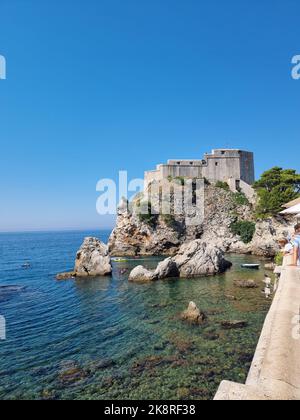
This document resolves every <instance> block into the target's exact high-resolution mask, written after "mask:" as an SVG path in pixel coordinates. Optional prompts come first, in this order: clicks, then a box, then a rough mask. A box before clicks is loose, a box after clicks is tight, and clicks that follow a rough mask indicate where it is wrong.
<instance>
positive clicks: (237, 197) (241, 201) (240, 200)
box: [234, 192, 249, 206]
mask: <svg viewBox="0 0 300 420" xmlns="http://www.w3.org/2000/svg"><path fill="white" fill-rule="evenodd" d="M234 201H235V202H236V204H237V205H238V206H247V205H249V200H248V198H247V197H246V195H245V194H244V193H242V192H237V193H235V194H234Z"/></svg>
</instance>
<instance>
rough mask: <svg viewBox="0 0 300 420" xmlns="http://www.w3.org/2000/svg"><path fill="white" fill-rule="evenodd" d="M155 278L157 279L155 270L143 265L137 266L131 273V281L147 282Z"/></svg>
mask: <svg viewBox="0 0 300 420" xmlns="http://www.w3.org/2000/svg"><path fill="white" fill-rule="evenodd" d="M155 280H157V276H156V275H155V272H154V271H151V270H147V269H146V268H145V267H143V266H142V265H139V266H137V267H135V268H134V269H133V270H132V271H131V273H130V275H129V281H131V282H141V283H146V282H151V281H155Z"/></svg>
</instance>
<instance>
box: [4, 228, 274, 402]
mask: <svg viewBox="0 0 300 420" xmlns="http://www.w3.org/2000/svg"><path fill="white" fill-rule="evenodd" d="M90 235H93V236H98V237H99V236H100V237H101V239H102V240H104V241H106V240H107V238H108V235H109V232H101V233H100V232H61V233H33V234H30V233H25V234H1V235H0V315H3V316H5V318H6V322H7V340H6V341H0V399H42V398H43V399H177V398H179V399H183V400H184V399H211V398H212V397H213V395H214V393H215V391H216V389H217V387H218V385H219V383H220V381H221V380H223V379H228V380H234V381H238V382H243V381H245V378H246V375H247V372H248V369H249V366H250V362H251V359H252V356H253V354H254V350H255V347H256V344H257V340H258V337H259V334H260V331H261V328H262V325H263V321H264V318H265V315H266V312H267V310H268V308H269V305H270V302H269V301H267V300H266V299H265V297H264V295H263V294H262V293H261V289H262V287H263V284H262V283H260V282H261V280H262V277H263V274H264V272H263V271H257V272H247V271H244V270H242V269H241V268H240V264H241V263H242V262H256V261H257V258H254V257H251V256H229V259H230V260H231V261H232V262H233V263H234V267H233V269H232V270H231V271H229V272H228V273H227V274H226V275H222V276H217V277H212V278H201V279H195V280H179V279H172V280H166V281H160V282H157V283H153V284H144V285H140V284H139V285H137V284H129V283H128V273H129V271H130V269H131V268H132V267H134V266H135V265H138V264H140V263H144V264H145V265H146V266H148V267H154V266H155V265H156V264H157V261H159V259H148V260H146V261H130V262H128V263H115V264H114V271H113V277H112V278H96V279H90V280H75V281H73V280H71V281H65V282H57V281H56V280H55V275H56V274H57V273H58V272H62V271H66V270H69V269H72V267H73V263H74V256H75V253H76V251H77V249H78V248H79V246H80V245H81V243H82V241H83V238H84V237H85V236H90ZM26 262H30V265H31V267H30V268H29V269H26V268H24V267H22V265H23V264H24V263H26ZM126 270H127V271H126ZM124 271H126V272H124ZM242 278H252V279H256V280H257V281H258V284H259V286H260V287H259V288H258V289H254V290H243V289H239V288H237V287H236V286H234V280H238V279H242ZM8 285H14V286H19V287H20V289H18V288H15V289H12V290H11V291H10V290H7V289H3V288H1V286H8ZM227 295H234V296H235V297H236V300H232V299H231V298H230V297H228V296H227ZM190 300H193V301H195V302H196V303H197V304H198V306H199V307H200V308H201V309H202V310H204V311H205V312H206V313H207V316H208V320H207V322H206V323H205V324H204V325H202V326H190V325H187V324H185V323H183V322H182V321H181V320H180V319H179V317H178V315H179V314H180V312H181V311H182V310H184V309H185V308H186V307H187V305H188V303H189V301H190ZM227 320H246V321H247V322H248V327H247V328H245V329H241V330H229V331H228V330H224V329H222V327H221V324H220V323H221V322H222V321H227Z"/></svg>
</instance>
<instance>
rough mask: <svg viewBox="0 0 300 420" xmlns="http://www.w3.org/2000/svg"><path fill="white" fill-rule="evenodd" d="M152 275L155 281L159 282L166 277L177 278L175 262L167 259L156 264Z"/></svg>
mask: <svg viewBox="0 0 300 420" xmlns="http://www.w3.org/2000/svg"><path fill="white" fill-rule="evenodd" d="M154 274H155V276H156V277H157V280H160V279H166V278H168V277H169V278H170V277H178V276H179V270H178V266H177V264H176V262H175V261H174V260H173V259H172V258H167V259H166V260H164V261H162V262H161V263H159V264H158V266H157V269H156V270H155V272H154Z"/></svg>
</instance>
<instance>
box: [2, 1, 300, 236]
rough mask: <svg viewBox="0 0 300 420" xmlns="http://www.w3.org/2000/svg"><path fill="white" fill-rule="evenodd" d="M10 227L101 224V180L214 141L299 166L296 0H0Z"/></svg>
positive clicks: (196, 151) (138, 171)
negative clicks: (294, 64) (294, 69)
mask: <svg viewBox="0 0 300 420" xmlns="http://www.w3.org/2000/svg"><path fill="white" fill-rule="evenodd" d="M0 16H1V25H0V54H1V55H3V56H5V57H6V60H7V80H5V81H3V80H0V146H1V149H0V150H1V152H0V153H1V155H0V156H1V160H0V188H1V207H0V208H1V210H0V231H4V230H5V231H7V230H36V229H62V228H82V229H84V228H97V227H100V228H103V227H106V226H109V225H112V223H113V222H112V220H109V219H108V218H106V217H100V216H99V215H97V213H96V210H95V205H96V199H97V196H98V193H97V192H96V188H95V186H96V183H97V181H98V180H99V179H101V178H113V179H115V178H117V175H118V171H119V170H128V171H129V176H130V177H132V178H133V177H142V176H143V172H144V170H147V169H152V168H153V167H154V166H155V165H156V163H160V162H164V161H166V160H167V159H169V158H174V159H177V158H187V159H190V158H201V157H202V155H203V153H204V152H206V151H209V150H210V149H212V148H214V147H234V148H235V147H238V148H243V149H246V150H253V151H254V152H255V155H256V172H257V175H259V174H260V173H261V172H262V171H263V170H265V169H268V168H270V167H271V166H274V165H280V166H283V167H292V168H295V169H297V170H299V169H300V164H299V137H300V128H299V107H300V80H299V81H295V80H293V79H292V78H291V68H292V65H291V59H292V57H293V56H294V55H296V54H300V25H299V17H300V3H299V1H298V0H284V1H276V0H251V1H250V0H227V1H226V2H225V1H224V0H210V1H201V0H184V1H183V0H181V1H180V0H151V1H150V0H85V1H83V0H51V1H50V0H43V1H39V0H27V1H26V2H25V1H24V0H0Z"/></svg>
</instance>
